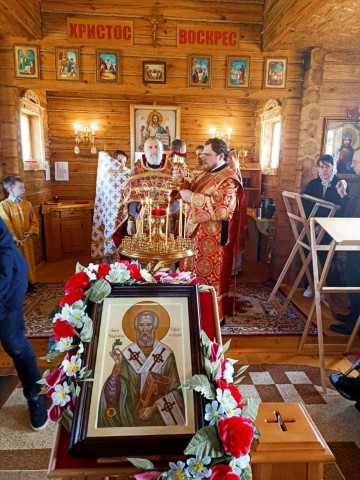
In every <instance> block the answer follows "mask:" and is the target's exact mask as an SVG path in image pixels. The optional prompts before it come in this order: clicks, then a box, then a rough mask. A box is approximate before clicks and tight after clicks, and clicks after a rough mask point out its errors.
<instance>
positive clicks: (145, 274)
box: [140, 268, 156, 283]
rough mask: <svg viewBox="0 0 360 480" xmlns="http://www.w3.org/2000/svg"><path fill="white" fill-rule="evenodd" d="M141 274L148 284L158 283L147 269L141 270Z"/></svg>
mask: <svg viewBox="0 0 360 480" xmlns="http://www.w3.org/2000/svg"><path fill="white" fill-rule="evenodd" d="M140 274H141V276H142V278H143V279H144V280H145V281H146V282H148V283H156V280H155V279H154V278H153V276H152V275H151V273H149V272H148V271H147V270H146V269H145V268H142V269H141V270H140Z"/></svg>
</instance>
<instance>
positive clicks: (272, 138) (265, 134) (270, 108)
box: [260, 100, 281, 173]
mask: <svg viewBox="0 0 360 480" xmlns="http://www.w3.org/2000/svg"><path fill="white" fill-rule="evenodd" d="M280 140H281V106H280V105H279V103H278V102H277V101H276V100H269V101H268V102H267V103H266V105H265V108H264V113H263V114H261V146H260V164H261V168H262V171H263V173H274V170H275V169H277V168H278V166H279V155H280Z"/></svg>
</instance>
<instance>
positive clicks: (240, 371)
mask: <svg viewBox="0 0 360 480" xmlns="http://www.w3.org/2000/svg"><path fill="white" fill-rule="evenodd" d="M248 368H249V365H243V366H242V367H239V368H238V369H237V372H236V374H235V375H234V378H237V377H239V376H240V375H242V374H243V373H245V372H246V370H247V369H248Z"/></svg>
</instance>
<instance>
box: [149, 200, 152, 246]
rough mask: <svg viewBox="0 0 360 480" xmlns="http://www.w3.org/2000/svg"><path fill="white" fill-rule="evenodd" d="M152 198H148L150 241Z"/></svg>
mask: <svg viewBox="0 0 360 480" xmlns="http://www.w3.org/2000/svg"><path fill="white" fill-rule="evenodd" d="M151 210H152V198H150V200H149V240H150V242H151V230H152V228H151V221H152V211H151Z"/></svg>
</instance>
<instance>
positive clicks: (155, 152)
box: [113, 137, 176, 247]
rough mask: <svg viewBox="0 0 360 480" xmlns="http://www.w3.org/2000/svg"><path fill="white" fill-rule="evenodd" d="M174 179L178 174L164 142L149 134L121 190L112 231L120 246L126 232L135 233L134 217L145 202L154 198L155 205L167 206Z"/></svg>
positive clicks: (116, 243) (157, 206)
mask: <svg viewBox="0 0 360 480" xmlns="http://www.w3.org/2000/svg"><path fill="white" fill-rule="evenodd" d="M175 170H176V169H175ZM174 180H176V178H174V168H173V163H172V161H171V158H170V157H167V156H166V155H165V154H164V152H163V145H162V143H161V142H160V140H159V139H158V138H156V137H149V138H148V139H147V140H146V142H145V144H144V155H143V156H142V157H141V158H140V159H139V160H138V161H137V163H136V164H135V167H134V168H133V170H132V171H131V174H130V178H129V180H128V182H127V184H126V185H125V187H124V189H123V190H122V192H121V197H120V205H119V212H118V216H117V221H116V224H115V231H114V234H113V239H114V242H115V245H116V246H117V247H119V245H120V244H121V242H122V239H123V238H124V236H125V235H129V236H132V235H134V233H135V232H136V227H135V221H136V218H137V217H138V216H139V215H140V214H141V205H142V202H143V203H144V202H145V201H150V200H151V203H152V204H153V205H154V207H155V206H156V208H160V209H165V210H166V208H167V207H168V205H169V202H170V198H171V193H172V189H173V185H174ZM174 208H176V207H174Z"/></svg>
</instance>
